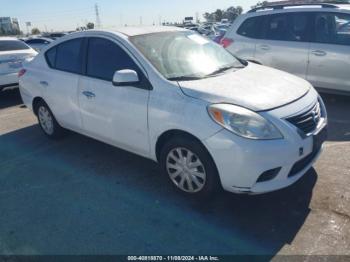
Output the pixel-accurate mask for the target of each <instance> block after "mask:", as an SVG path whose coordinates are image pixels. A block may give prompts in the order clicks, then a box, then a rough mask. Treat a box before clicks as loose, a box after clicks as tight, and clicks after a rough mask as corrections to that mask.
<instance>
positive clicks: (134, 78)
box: [113, 69, 140, 86]
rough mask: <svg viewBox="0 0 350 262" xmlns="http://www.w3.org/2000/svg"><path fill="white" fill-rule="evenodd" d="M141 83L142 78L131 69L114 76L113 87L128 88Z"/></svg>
mask: <svg viewBox="0 0 350 262" xmlns="http://www.w3.org/2000/svg"><path fill="white" fill-rule="evenodd" d="M139 82H140V78H139V76H138V74H137V73H136V71H134V70H130V69H125V70H120V71H117V72H115V73H114V76H113V85H115V86H128V85H132V84H138V83H139Z"/></svg>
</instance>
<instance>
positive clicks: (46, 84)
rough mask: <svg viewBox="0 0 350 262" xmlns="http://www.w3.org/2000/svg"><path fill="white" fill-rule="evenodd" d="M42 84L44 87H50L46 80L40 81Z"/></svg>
mask: <svg viewBox="0 0 350 262" xmlns="http://www.w3.org/2000/svg"><path fill="white" fill-rule="evenodd" d="M40 85H42V86H43V87H48V86H49V83H48V82H46V81H40Z"/></svg>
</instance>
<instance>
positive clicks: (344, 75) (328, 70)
mask: <svg viewBox="0 0 350 262" xmlns="http://www.w3.org/2000/svg"><path fill="white" fill-rule="evenodd" d="M318 51H321V52H324V54H325V55H324V56H323V55H322V56H318V55H317V52H318ZM314 52H316V54H315V53H314ZM307 80H308V81H310V82H311V83H312V84H313V85H314V86H317V87H320V88H325V89H331V90H339V91H345V92H350V46H342V45H329V44H320V43H311V46H310V63H309V68H308V73H307Z"/></svg>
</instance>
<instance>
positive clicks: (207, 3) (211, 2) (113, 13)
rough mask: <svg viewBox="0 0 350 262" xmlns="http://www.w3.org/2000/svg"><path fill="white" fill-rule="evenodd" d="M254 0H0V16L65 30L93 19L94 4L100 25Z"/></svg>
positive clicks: (169, 17)
mask: <svg viewBox="0 0 350 262" xmlns="http://www.w3.org/2000/svg"><path fill="white" fill-rule="evenodd" d="M257 2H258V0H172V1H166V0H50V1H48V0H0V17H2V16H10V17H15V18H18V19H19V21H20V25H21V30H22V31H23V32H26V26H25V22H31V23H32V27H37V28H39V29H40V30H41V31H61V30H65V31H69V30H75V28H77V27H78V26H83V25H85V24H86V23H87V22H94V23H95V22H96V16H95V4H98V6H99V11H100V18H101V22H102V26H103V28H106V29H113V28H114V27H119V26H121V25H125V24H128V25H140V24H141V23H142V25H152V24H153V23H155V24H158V23H159V21H160V20H161V21H162V22H164V21H168V22H181V21H182V20H183V19H184V17H186V16H193V17H196V14H197V13H198V15H199V18H200V19H201V20H203V13H205V12H213V11H215V10H216V9H226V8H228V7H229V6H238V5H240V6H242V7H243V8H244V10H245V11H247V10H249V9H250V7H251V6H252V5H254V4H256V3H257Z"/></svg>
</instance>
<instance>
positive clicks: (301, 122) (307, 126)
mask: <svg viewBox="0 0 350 262" xmlns="http://www.w3.org/2000/svg"><path fill="white" fill-rule="evenodd" d="M321 118H322V110H321V104H320V102H317V103H316V104H315V105H314V106H313V107H312V108H311V109H309V110H307V111H306V112H304V113H302V114H300V115H297V116H293V117H290V118H287V119H286V120H287V121H288V122H289V123H291V124H293V125H294V126H296V127H297V128H299V129H300V130H301V131H303V132H304V133H305V135H307V134H310V133H312V132H313V131H315V130H316V128H317V126H318V123H319V122H320V120H321Z"/></svg>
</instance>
